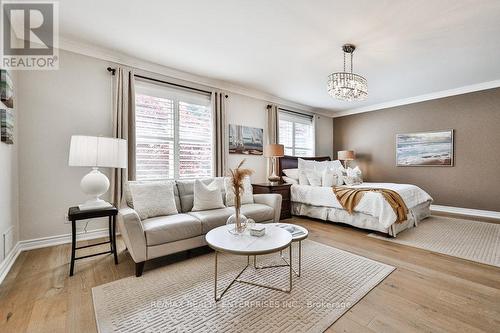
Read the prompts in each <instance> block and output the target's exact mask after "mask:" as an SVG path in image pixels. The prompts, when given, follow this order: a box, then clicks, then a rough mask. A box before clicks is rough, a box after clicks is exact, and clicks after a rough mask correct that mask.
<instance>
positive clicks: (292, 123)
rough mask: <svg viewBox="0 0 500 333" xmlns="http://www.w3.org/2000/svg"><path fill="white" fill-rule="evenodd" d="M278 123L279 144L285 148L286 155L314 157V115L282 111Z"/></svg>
mask: <svg viewBox="0 0 500 333" xmlns="http://www.w3.org/2000/svg"><path fill="white" fill-rule="evenodd" d="M278 122H279V143H280V144H282V145H284V146H285V155H291V156H304V157H306V156H314V146H315V140H314V138H315V134H314V122H313V116H312V115H306V114H300V113H296V112H290V111H286V110H283V109H280V110H279V113H278Z"/></svg>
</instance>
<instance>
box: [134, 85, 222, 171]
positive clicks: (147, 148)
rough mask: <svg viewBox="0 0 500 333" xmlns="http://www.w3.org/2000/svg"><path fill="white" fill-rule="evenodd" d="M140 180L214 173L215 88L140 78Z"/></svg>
mask: <svg viewBox="0 0 500 333" xmlns="http://www.w3.org/2000/svg"><path fill="white" fill-rule="evenodd" d="M135 113H136V115H135V119H136V124H135V126H136V178H137V180H164V179H189V178H203V177H210V176H212V175H213V174H212V172H213V145H212V142H213V137H212V132H213V123H212V107H211V100H210V95H209V94H204V93H199V92H196V91H192V90H189V89H183V88H175V87H173V86H172V87H171V86H168V85H162V84H153V83H149V82H145V81H139V80H136V85H135Z"/></svg>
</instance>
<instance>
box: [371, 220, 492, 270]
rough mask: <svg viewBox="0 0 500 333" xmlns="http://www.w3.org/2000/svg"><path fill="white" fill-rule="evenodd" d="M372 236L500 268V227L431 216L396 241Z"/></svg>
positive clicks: (395, 239)
mask: <svg viewBox="0 0 500 333" xmlns="http://www.w3.org/2000/svg"><path fill="white" fill-rule="evenodd" d="M368 236H370V237H374V238H378V239H383V240H385V241H388V242H393V243H398V244H403V245H408V246H413V247H417V248H421V249H425V250H429V251H432V252H437V253H442V254H447V255H449V256H453V257H458V258H462V259H467V260H471V261H475V262H479V263H483V264H487V265H492V266H497V267H500V224H496V223H486V222H479V221H472V220H466V219H460V218H450V217H444V216H431V217H429V218H427V219H425V220H423V221H422V222H420V223H419V224H418V227H416V228H411V229H407V230H405V231H403V232H401V233H400V234H398V236H397V237H396V238H387V237H385V236H381V235H378V234H374V233H372V234H369V235H368Z"/></svg>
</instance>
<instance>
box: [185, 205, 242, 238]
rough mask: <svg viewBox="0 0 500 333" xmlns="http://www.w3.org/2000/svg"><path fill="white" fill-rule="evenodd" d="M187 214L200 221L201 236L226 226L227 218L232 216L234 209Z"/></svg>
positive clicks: (227, 208)
mask: <svg viewBox="0 0 500 333" xmlns="http://www.w3.org/2000/svg"><path fill="white" fill-rule="evenodd" d="M188 214H189V215H191V216H193V217H195V218H197V219H198V220H200V221H201V230H202V232H203V234H206V233H207V232H209V231H210V230H212V229H213V228H217V227H220V226H221V225H224V224H226V222H227V219H228V218H229V216H231V215H232V214H234V208H233V207H226V208H220V209H211V210H202V211H199V212H189V213H188Z"/></svg>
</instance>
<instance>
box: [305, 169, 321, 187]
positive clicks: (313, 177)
mask: <svg viewBox="0 0 500 333" xmlns="http://www.w3.org/2000/svg"><path fill="white" fill-rule="evenodd" d="M306 175H307V180H308V181H309V184H310V185H311V186H321V173H319V172H318V171H316V170H308V171H306Z"/></svg>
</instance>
